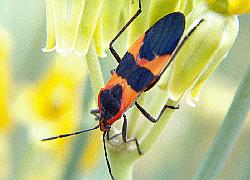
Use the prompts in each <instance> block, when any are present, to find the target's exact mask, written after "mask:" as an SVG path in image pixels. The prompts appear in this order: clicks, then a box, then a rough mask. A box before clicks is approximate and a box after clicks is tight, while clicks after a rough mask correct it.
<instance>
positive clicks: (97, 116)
mask: <svg viewBox="0 0 250 180" xmlns="http://www.w3.org/2000/svg"><path fill="white" fill-rule="evenodd" d="M90 114H92V115H94V116H95V117H96V120H99V119H100V117H101V116H100V112H99V109H92V110H91V111H90Z"/></svg>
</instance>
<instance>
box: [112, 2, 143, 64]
mask: <svg viewBox="0 0 250 180" xmlns="http://www.w3.org/2000/svg"><path fill="white" fill-rule="evenodd" d="M141 12H142V10H141V0H139V9H138V10H137V12H136V13H135V15H134V16H133V17H132V18H131V19H130V20H129V21H128V22H127V23H126V24H125V26H123V28H122V29H121V30H120V31H119V32H118V33H117V35H116V36H115V37H114V39H112V41H111V42H110V44H109V50H110V52H111V53H112V54H113V56H114V57H115V59H116V61H117V62H118V63H119V62H120V61H121V58H120V56H119V54H118V53H117V52H116V50H115V49H114V48H113V44H114V42H115V41H116V40H117V38H118V37H119V36H120V35H121V34H122V33H123V32H124V31H125V29H127V27H128V26H129V25H130V24H131V23H132V22H133V21H134V20H135V19H136V18H137V16H138V15H139V14H140V13H141Z"/></svg>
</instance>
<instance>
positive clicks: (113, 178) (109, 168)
mask: <svg viewBox="0 0 250 180" xmlns="http://www.w3.org/2000/svg"><path fill="white" fill-rule="evenodd" d="M105 135H106V133H105V132H104V133H103V138H102V140H103V146H104V153H105V159H106V162H107V165H108V170H109V174H110V176H111V178H112V180H115V177H114V176H113V174H112V170H111V166H110V163H109V159H108V154H107V149H106V142H105Z"/></svg>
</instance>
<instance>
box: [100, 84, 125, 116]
mask: <svg viewBox="0 0 250 180" xmlns="http://www.w3.org/2000/svg"><path fill="white" fill-rule="evenodd" d="M121 99H122V86H121V85H119V84H117V85H115V86H113V87H112V88H110V89H106V90H103V91H101V92H100V104H101V107H99V108H101V117H103V118H104V119H105V120H108V119H110V118H112V117H114V116H115V115H116V114H117V112H119V110H120V107H121Z"/></svg>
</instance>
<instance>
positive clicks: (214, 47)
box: [167, 6, 239, 102]
mask: <svg viewBox="0 0 250 180" xmlns="http://www.w3.org/2000/svg"><path fill="white" fill-rule="evenodd" d="M204 10H205V8H204V7H200V6H198V7H197V8H196V9H194V10H193V11H192V12H191V14H190V15H189V16H188V17H187V25H189V24H192V25H191V26H190V27H189V28H187V30H186V33H187V32H188V31H190V28H192V27H193V26H194V25H195V24H197V21H196V22H194V19H199V17H200V18H202V19H204V22H202V23H201V24H200V25H199V27H198V28H196V30H195V31H194V32H193V33H192V34H191V36H190V37H189V39H188V40H187V41H186V42H185V44H184V45H183V46H182V47H181V50H180V51H179V52H178V54H177V56H176V58H175V60H174V63H173V69H172V72H171V75H170V79H169V82H168V85H167V86H168V92H169V97H170V98H171V99H172V100H174V101H178V100H179V99H180V98H181V97H182V96H183V94H184V93H185V92H188V97H189V100H188V102H192V101H193V100H197V99H198V95H199V93H200V90H201V88H202V85H203V84H204V82H205V80H207V79H208V77H209V76H210V75H211V74H212V72H213V71H214V70H215V68H216V67H217V66H218V65H219V63H220V62H221V60H222V59H223V58H224V57H225V56H226V54H227V53H228V51H229V49H230V48H231V46H232V45H233V43H234V40H235V38H236V36H237V34H238V29H239V24H238V19H237V17H236V16H224V15H223V14H219V13H217V12H214V11H210V10H208V9H207V10H205V11H204ZM200 11H204V12H200ZM201 13H202V16H200V14H201ZM197 15H198V16H197ZM192 22H194V23H192ZM186 33H185V34H186Z"/></svg>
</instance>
